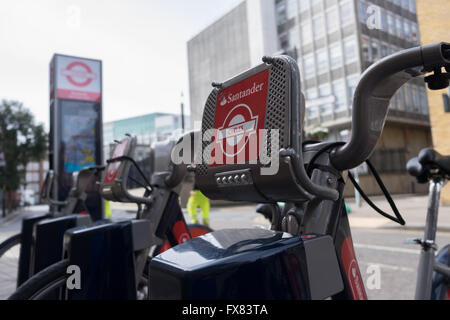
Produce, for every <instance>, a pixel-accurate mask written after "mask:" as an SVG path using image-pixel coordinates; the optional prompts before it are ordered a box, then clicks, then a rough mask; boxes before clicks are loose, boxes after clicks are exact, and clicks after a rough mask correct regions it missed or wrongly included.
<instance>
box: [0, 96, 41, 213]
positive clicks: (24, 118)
mask: <svg viewBox="0 0 450 320" xmlns="http://www.w3.org/2000/svg"><path fill="white" fill-rule="evenodd" d="M0 150H2V151H4V152H5V158H6V166H5V167H4V168H3V174H2V177H1V179H2V181H1V182H2V185H4V186H5V189H6V205H7V208H8V211H9V212H10V211H11V208H12V204H13V195H14V192H15V191H16V190H18V189H19V187H20V185H21V183H22V181H23V180H24V176H25V171H26V167H27V164H28V163H29V162H30V161H39V160H41V159H43V158H44V156H45V152H46V150H47V134H46V133H45V130H44V127H43V125H42V124H36V123H35V119H34V116H33V114H32V113H31V112H30V111H29V110H28V109H27V108H25V107H24V106H23V104H22V103H21V102H19V101H7V100H2V102H1V104H0Z"/></svg>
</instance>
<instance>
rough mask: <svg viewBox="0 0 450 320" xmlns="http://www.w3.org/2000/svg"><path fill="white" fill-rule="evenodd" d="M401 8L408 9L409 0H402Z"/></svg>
mask: <svg viewBox="0 0 450 320" xmlns="http://www.w3.org/2000/svg"><path fill="white" fill-rule="evenodd" d="M402 8H403V9H406V10H409V0H402Z"/></svg>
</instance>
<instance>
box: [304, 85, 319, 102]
mask: <svg viewBox="0 0 450 320" xmlns="http://www.w3.org/2000/svg"><path fill="white" fill-rule="evenodd" d="M317 97H318V92H317V88H309V89H308V90H306V98H307V99H308V100H313V99H317Z"/></svg>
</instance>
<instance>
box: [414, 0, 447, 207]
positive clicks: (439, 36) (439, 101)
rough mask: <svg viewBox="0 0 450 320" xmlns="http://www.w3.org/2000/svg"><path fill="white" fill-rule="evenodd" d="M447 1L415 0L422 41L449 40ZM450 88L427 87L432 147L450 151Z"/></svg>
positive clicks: (441, 150)
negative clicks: (431, 88) (429, 88)
mask: <svg viewBox="0 0 450 320" xmlns="http://www.w3.org/2000/svg"><path fill="white" fill-rule="evenodd" d="M449 16H450V2H449V1H448V0H433V1H428V0H417V19H418V21H419V26H420V28H419V29H420V34H421V42H422V44H430V43H435V42H440V41H445V42H450V36H449V32H448V30H450V19H449ZM449 96H450V89H449V88H447V89H446V90H437V91H431V90H429V91H428V104H429V106H430V108H429V109H430V122H431V134H432V138H433V147H434V148H435V149H436V150H437V151H438V152H439V153H441V154H444V155H450V142H449V141H450V99H449ZM441 200H442V203H443V204H446V205H450V186H449V185H447V186H445V187H444V188H443V189H442V192H441Z"/></svg>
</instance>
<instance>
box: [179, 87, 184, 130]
mask: <svg viewBox="0 0 450 320" xmlns="http://www.w3.org/2000/svg"><path fill="white" fill-rule="evenodd" d="M180 100H181V132H182V133H184V103H183V91H181V99H180Z"/></svg>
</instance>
